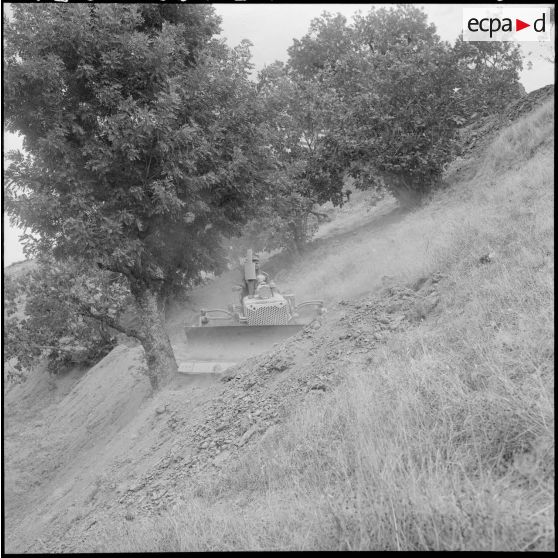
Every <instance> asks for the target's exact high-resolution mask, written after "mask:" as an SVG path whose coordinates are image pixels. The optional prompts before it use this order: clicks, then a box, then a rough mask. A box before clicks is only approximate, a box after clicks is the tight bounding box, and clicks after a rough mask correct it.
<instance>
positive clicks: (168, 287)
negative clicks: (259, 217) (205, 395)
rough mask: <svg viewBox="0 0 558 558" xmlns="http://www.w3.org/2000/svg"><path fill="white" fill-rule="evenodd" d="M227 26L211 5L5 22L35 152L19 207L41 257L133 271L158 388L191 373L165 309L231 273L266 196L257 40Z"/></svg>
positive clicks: (11, 85)
mask: <svg viewBox="0 0 558 558" xmlns="http://www.w3.org/2000/svg"><path fill="white" fill-rule="evenodd" d="M218 30H219V19H218V18H217V17H216V16H215V14H214V10H213V8H212V7H211V6H206V5H179V6H174V5H173V6H171V5H168V6H166V5H153V4H147V5H142V4H87V5H85V4H70V5H43V4H34V5H33V4H32V5H15V4H14V6H13V18H12V19H11V21H8V22H5V53H6V56H5V80H4V83H5V85H6V88H5V106H4V108H5V117H6V127H7V129H8V130H9V131H12V132H19V133H21V134H22V135H23V136H24V143H23V147H24V149H25V151H26V154H25V155H24V154H21V153H18V154H15V155H14V156H13V160H12V163H11V165H10V167H9V168H8V170H7V173H6V175H7V189H6V195H5V201H6V209H7V211H8V213H9V215H10V216H11V218H12V219H13V220H14V221H15V223H16V224H17V225H19V226H20V227H22V228H27V229H28V230H29V231H30V233H29V234H28V235H27V237H26V250H27V253H28V254H31V255H32V254H51V255H52V256H53V257H55V258H56V259H57V260H60V261H62V260H65V259H76V258H79V259H81V260H82V261H85V262H88V264H89V265H90V266H97V267H99V268H100V269H103V270H108V271H111V272H114V273H118V274H121V275H122V276H123V277H125V278H126V281H127V285H128V288H129V290H130V292H131V294H132V296H133V299H134V301H135V306H136V309H137V312H138V314H139V316H140V318H141V320H140V321H141V326H140V327H139V329H138V330H137V331H134V332H129V333H130V334H134V335H135V336H136V337H137V338H138V339H139V340H140V341H141V343H142V345H143V347H144V349H145V353H146V359H147V364H148V370H149V375H150V379H151V382H152V385H153V386H154V387H157V386H158V385H162V384H163V383H165V382H166V381H167V380H168V379H169V378H170V377H171V376H172V375H173V374H174V373H175V372H176V369H177V365H176V361H175V359H174V355H173V352H172V347H171V345H170V342H169V339H168V335H167V334H166V331H165V328H164V321H165V316H164V306H165V300H166V299H167V298H168V296H169V295H170V294H171V293H172V292H174V291H176V290H177V289H182V288H184V285H188V284H190V283H191V282H192V281H195V279H196V278H197V277H198V276H199V274H200V271H202V270H204V271H218V270H219V269H221V268H222V266H223V265H224V257H225V255H224V254H223V253H222V252H223V251H222V249H221V239H222V236H223V235H230V234H235V233H237V232H239V231H240V228H241V226H242V225H243V224H244V223H245V222H246V221H247V219H248V217H249V216H250V215H251V214H252V212H253V208H254V206H256V205H257V204H258V203H259V202H260V197H261V194H260V193H259V191H258V188H257V184H258V181H259V178H260V174H261V172H263V169H265V167H266V161H267V157H268V154H267V151H266V147H265V143H264V142H263V141H262V127H263V124H262V122H261V119H260V117H259V115H258V114H257V112H256V108H257V103H255V102H254V99H255V94H256V90H255V85H254V84H253V83H252V82H251V81H250V80H249V72H250V69H251V64H250V59H249V58H250V53H249V44H247V43H242V44H241V45H240V46H239V47H237V48H235V49H229V48H228V47H226V46H225V44H224V42H223V41H217V40H215V39H213V38H212V37H213V35H214V34H215V33H216V32H218Z"/></svg>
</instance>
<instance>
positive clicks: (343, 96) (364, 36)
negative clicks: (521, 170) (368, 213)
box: [289, 5, 521, 197]
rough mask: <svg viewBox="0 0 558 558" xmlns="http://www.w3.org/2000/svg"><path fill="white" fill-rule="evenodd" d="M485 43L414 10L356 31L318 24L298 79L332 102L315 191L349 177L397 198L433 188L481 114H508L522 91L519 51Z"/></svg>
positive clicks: (396, 11)
mask: <svg viewBox="0 0 558 558" xmlns="http://www.w3.org/2000/svg"><path fill="white" fill-rule="evenodd" d="M484 44H485V43H483V44H482V45H484ZM486 44H487V45H493V44H494V45H496V43H486ZM468 45H471V46H468ZM482 45H481V46H475V45H474V44H472V43H463V42H459V41H458V42H457V44H456V45H455V47H451V46H450V45H449V44H448V43H446V42H443V41H441V40H440V38H439V37H438V36H437V35H436V33H435V27H434V25H432V24H428V22H427V18H426V14H425V13H424V12H423V11H422V10H421V9H419V8H416V7H414V6H411V5H404V6H397V7H394V8H389V9H386V8H380V9H376V8H372V10H371V11H370V12H369V13H368V14H366V15H357V16H355V17H354V21H353V23H352V24H347V23H346V20H345V18H343V17H342V16H339V15H338V16H337V17H333V16H331V15H330V14H324V15H323V16H322V17H321V18H319V19H318V20H315V21H314V22H313V23H312V25H311V27H310V31H309V33H308V34H307V35H306V36H305V37H304V38H303V39H302V40H300V41H295V44H294V45H293V47H291V49H290V50H289V54H290V60H289V67H290V69H291V71H292V72H293V74H295V75H298V76H301V78H303V79H305V80H307V81H309V82H311V83H314V84H319V86H320V87H321V90H322V91H321V94H322V96H323V97H322V98H324V99H326V100H327V102H328V104H329V107H328V110H327V112H324V113H323V114H324V115H327V116H326V117H325V118H322V121H321V124H322V129H321V135H320V144H321V146H322V149H321V152H320V157H319V158H317V160H319V162H320V164H319V165H318V166H317V167H316V168H314V169H313V170H314V172H311V173H309V178H310V180H311V182H312V184H313V187H314V188H316V189H323V188H324V184H325V183H327V182H328V179H329V177H330V176H331V175H332V173H333V174H336V175H338V176H339V175H342V174H343V173H344V172H347V173H348V174H349V175H351V176H352V177H353V178H355V179H356V185H357V187H360V188H368V187H375V188H382V187H387V188H389V189H390V190H391V191H392V193H394V194H396V195H399V194H400V193H401V192H404V191H409V190H411V191H414V192H418V193H423V192H426V191H428V190H429V189H430V188H432V187H433V186H434V185H435V184H436V183H437V181H438V179H439V177H440V175H441V172H442V169H443V168H444V165H445V164H446V163H447V162H448V161H449V160H450V159H451V158H452V157H453V156H454V154H455V150H456V131H457V129H458V128H459V127H460V126H462V125H463V124H464V123H465V122H466V121H467V119H468V118H469V117H470V115H471V114H472V112H474V111H478V110H487V111H495V110H498V109H499V108H500V107H501V105H502V104H504V103H506V102H508V101H509V100H510V99H512V98H514V97H517V96H518V95H519V94H520V93H521V88H520V86H519V80H518V71H519V69H520V68H521V59H520V57H519V53H518V50H517V48H516V47H512V46H508V45H506V46H501V45H496V46H487V47H485V46H482ZM481 99H487V100H482V101H481ZM324 170H325V172H326V176H325V177H323V176H322V175H323V172H324ZM399 197H401V196H399Z"/></svg>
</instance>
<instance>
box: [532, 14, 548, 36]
mask: <svg viewBox="0 0 558 558" xmlns="http://www.w3.org/2000/svg"><path fill="white" fill-rule="evenodd" d="M545 20H546V13H543V15H542V17H540V18H539V19H535V23H533V29H534V30H535V31H536V32H537V33H544V31H545V28H546V21H545ZM539 21H541V22H542V29H539V28H538V27H537V24H538V23H539Z"/></svg>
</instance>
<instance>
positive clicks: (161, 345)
mask: <svg viewBox="0 0 558 558" xmlns="http://www.w3.org/2000/svg"><path fill="white" fill-rule="evenodd" d="M131 287H132V288H131V290H132V294H133V295H134V298H135V299H136V303H137V305H138V310H139V323H140V327H139V330H140V337H139V340H140V342H141V344H142V346H143V349H144V351H145V359H146V361H147V374H148V376H149V381H150V382H151V386H152V387H153V389H154V390H156V389H159V388H161V387H163V386H164V385H165V384H167V383H168V382H169V381H170V380H171V379H172V378H173V377H174V376H175V375H176V374H177V372H178V366H177V364H176V359H175V357H174V352H173V350H172V346H171V343H170V339H169V336H168V333H167V330H166V329H165V301H164V298H163V297H162V296H161V295H160V294H159V293H158V292H156V291H154V290H152V289H150V288H149V287H147V286H145V285H143V284H139V283H135V284H133V285H131Z"/></svg>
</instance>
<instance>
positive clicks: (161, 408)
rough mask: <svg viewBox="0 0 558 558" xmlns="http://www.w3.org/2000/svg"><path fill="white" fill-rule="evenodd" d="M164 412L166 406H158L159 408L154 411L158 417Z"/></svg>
mask: <svg viewBox="0 0 558 558" xmlns="http://www.w3.org/2000/svg"><path fill="white" fill-rule="evenodd" d="M166 410H167V406H166V405H159V406H158V407H157V408H156V409H155V412H156V413H157V414H158V415H162V414H163V413H164V412H165V411H166Z"/></svg>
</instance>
